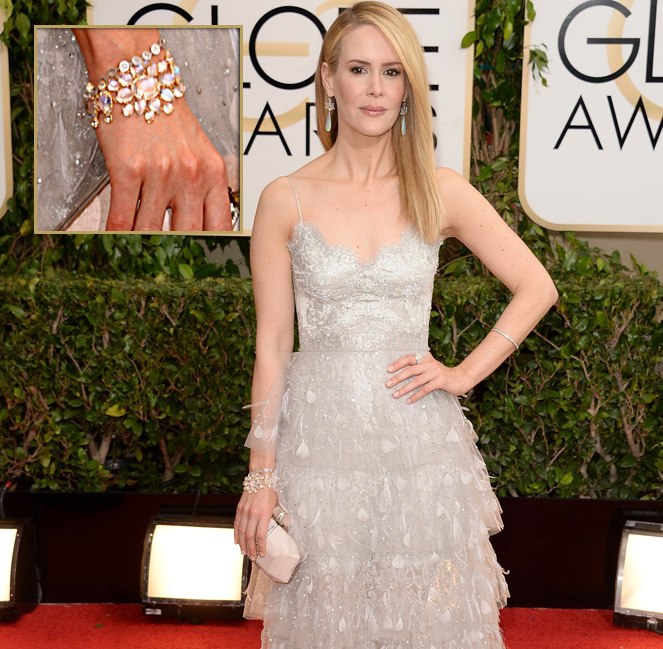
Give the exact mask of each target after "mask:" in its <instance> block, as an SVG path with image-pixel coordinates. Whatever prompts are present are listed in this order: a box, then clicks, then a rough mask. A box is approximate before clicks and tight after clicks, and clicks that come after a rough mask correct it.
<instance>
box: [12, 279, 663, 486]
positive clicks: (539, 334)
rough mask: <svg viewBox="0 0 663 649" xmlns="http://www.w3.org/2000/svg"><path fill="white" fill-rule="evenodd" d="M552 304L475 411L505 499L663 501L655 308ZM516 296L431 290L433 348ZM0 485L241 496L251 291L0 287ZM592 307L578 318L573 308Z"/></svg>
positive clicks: (81, 284) (191, 284)
mask: <svg viewBox="0 0 663 649" xmlns="http://www.w3.org/2000/svg"><path fill="white" fill-rule="evenodd" d="M558 288H559V292H560V296H561V299H560V306H559V307H558V308H557V309H556V310H555V309H553V310H552V311H551V312H550V313H549V314H548V316H547V317H546V318H545V319H544V320H543V321H542V323H541V324H540V325H539V327H538V328H537V330H536V332H535V333H533V334H531V335H530V337H529V338H528V339H527V341H526V342H525V344H524V345H523V346H522V347H521V351H520V352H518V353H517V354H515V355H514V356H512V357H511V359H510V360H509V361H508V362H507V363H506V364H505V365H504V366H503V367H502V368H501V369H500V370H498V371H497V372H496V373H495V375H494V376H493V377H491V378H490V379H488V380H486V381H485V382H484V383H482V384H481V385H480V386H478V388H476V389H475V390H474V392H473V393H472V394H471V395H470V396H469V398H468V399H467V405H468V407H469V408H470V411H471V412H470V413H469V417H470V419H471V420H472V421H474V423H475V427H476V429H477V433H478V434H479V436H480V439H481V448H482V450H483V452H484V453H485V454H486V461H487V463H488V468H489V471H490V472H491V474H492V475H494V476H495V485H496V487H497V489H498V493H499V494H501V495H515V494H519V495H545V494H551V495H557V496H575V495H581V496H590V497H612V498H643V497H645V498H656V497H660V496H661V495H663V493H662V492H663V487H662V485H663V442H662V436H661V434H660V422H661V421H663V401H662V400H661V399H660V385H661V381H662V378H663V376H662V375H663V370H662V367H663V325H661V323H660V322H657V321H656V320H655V318H654V314H655V310H656V305H657V303H660V301H661V298H662V297H663V289H662V288H661V285H660V284H659V283H658V282H657V281H656V280H655V279H653V278H646V277H645V278H635V279H623V280H619V281H615V280H614V278H612V277H609V276H606V277H605V278H604V279H601V280H596V279H595V278H589V279H582V278H579V279H575V280H561V281H559V282H558ZM507 297H508V295H507V293H506V291H505V290H504V289H503V288H502V287H501V285H499V283H497V282H496V281H494V280H492V279H489V278H476V279H468V278H465V277H462V278H454V277H448V278H440V279H438V280H437V282H436V286H435V294H434V304H433V314H432V319H431V323H432V328H431V347H432V350H433V353H434V354H435V355H436V356H437V357H438V358H442V359H445V360H446V361H447V362H450V363H452V364H453V363H455V362H458V361H459V360H460V359H462V358H463V357H464V356H465V355H466V354H467V353H468V352H469V351H470V350H471V349H472V348H473V347H474V346H475V345H476V344H477V343H478V341H479V340H481V338H482V337H483V336H484V335H485V333H486V331H487V329H488V328H489V327H490V325H491V323H492V322H494V321H495V320H496V318H497V316H498V314H499V312H500V311H501V310H502V308H503V307H504V304H505V302H506V299H507ZM0 304H4V306H3V307H1V308H0V327H1V332H0V334H1V337H0V358H1V359H2V361H1V362H0V449H1V450H0V475H2V476H3V478H12V479H15V480H16V479H18V480H21V479H23V480H25V481H26V482H27V483H29V484H33V485H34V486H35V487H36V488H48V489H64V490H67V489H74V490H88V491H99V490H105V489H115V488H123V487H124V488H132V487H133V488H136V489H139V490H141V491H153V492H154V491H161V490H180V491H190V490H192V489H194V488H200V489H202V490H203V491H208V490H214V491H219V490H221V491H233V492H238V491H239V490H240V489H241V478H242V477H243V474H244V472H245V470H246V462H247V455H246V452H245V449H244V448H243V441H244V437H245V435H246V433H247V431H248V428H249V423H250V421H249V420H250V416H249V411H248V410H243V409H242V406H243V405H245V404H248V403H249V401H250V377H251V370H252V367H251V363H252V358H253V352H254V348H253V345H254V342H253V333H254V327H255V323H254V311H253V304H252V296H251V289H250V283H249V281H248V280H243V279H206V280H200V281H197V280H196V281H188V282H187V281H181V280H172V279H162V280H161V281H156V282H155V281H151V280H131V281H121V280H109V279H94V278H90V277H83V276H76V275H67V274H64V273H60V274H59V275H58V277H57V278H55V279H47V278H45V277H41V278H39V277H35V278H32V279H23V278H15V279H6V280H5V282H3V283H2V284H1V285H0ZM580 307H582V308H580Z"/></svg>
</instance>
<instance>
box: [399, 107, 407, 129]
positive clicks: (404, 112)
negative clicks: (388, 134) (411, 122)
mask: <svg viewBox="0 0 663 649" xmlns="http://www.w3.org/2000/svg"><path fill="white" fill-rule="evenodd" d="M400 115H401V135H405V116H406V115H407V99H403V102H402V103H401V112H400Z"/></svg>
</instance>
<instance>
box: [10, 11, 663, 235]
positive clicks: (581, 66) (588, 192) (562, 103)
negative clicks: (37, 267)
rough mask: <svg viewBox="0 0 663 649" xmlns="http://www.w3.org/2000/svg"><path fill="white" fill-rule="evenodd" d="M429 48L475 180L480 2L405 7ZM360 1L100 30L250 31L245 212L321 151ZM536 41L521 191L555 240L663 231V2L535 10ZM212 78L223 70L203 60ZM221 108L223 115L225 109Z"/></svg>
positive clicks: (457, 157)
mask: <svg viewBox="0 0 663 649" xmlns="http://www.w3.org/2000/svg"><path fill="white" fill-rule="evenodd" d="M393 4H394V6H396V7H398V8H399V9H401V10H402V11H403V12H404V13H405V14H406V15H407V16H408V18H409V20H410V21H411V22H412V24H413V26H414V27H415V29H416V31H417V32H418V34H419V37H420V39H421V41H422V43H423V46H424V51H425V56H426V61H427V64H428V70H429V75H430V84H431V93H430V98H431V107H432V111H433V115H434V119H433V128H434V136H435V138H436V158H437V163H438V164H439V165H443V166H448V167H451V168H453V169H455V170H457V171H459V172H460V173H463V174H464V175H465V176H466V177H467V176H468V174H469V160H470V133H471V119H472V60H473V51H472V48H469V49H465V50H463V49H461V48H460V42H461V39H462V37H463V35H464V34H465V33H466V32H468V31H470V30H471V29H472V28H473V21H474V17H473V13H474V1H473V0H402V1H400V2H394V3H393ZM346 5H347V2H339V1H337V0H328V1H321V2H318V3H316V2H299V3H293V4H289V5H283V4H282V2H279V1H278V0H251V1H247V2H237V1H236V0H221V1H219V0H217V2H209V1H207V0H202V1H197V0H180V2H173V3H163V2H158V3H155V2H141V1H138V2H137V1H136V0H97V1H96V2H93V6H92V7H91V8H90V9H89V10H88V21H89V23H90V24H92V25H127V24H130V25H158V26H174V25H175V26H176V25H180V26H186V25H229V26H241V30H240V34H241V40H242V43H241V50H242V55H243V56H242V58H243V73H242V93H243V98H242V115H243V138H242V139H243V142H242V152H243V155H242V211H243V227H244V231H245V232H246V233H249V232H250V229H251V225H252V219H253V213H254V212H255V207H256V205H257V200H258V197H259V194H260V191H261V190H262V188H263V187H264V186H265V185H266V184H267V183H269V182H270V181H271V180H272V179H273V178H275V177H276V176H279V175H284V174H289V173H291V172H293V171H294V170H295V169H297V168H298V167H300V166H302V165H303V164H305V163H306V162H308V161H309V160H310V159H311V158H312V157H315V156H317V155H319V154H320V153H322V147H321V146H320V144H319V141H318V138H317V134H316V131H315V128H316V126H315V104H314V101H315V98H314V88H313V74H314V71H315V66H316V61H317V56H318V52H319V49H320V43H321V39H322V37H323V35H324V33H325V30H326V28H327V27H328V26H329V25H330V24H331V22H332V21H333V20H334V18H335V17H336V16H337V15H338V12H339V11H340V10H341V9H342V8H343V7H344V6H346ZM534 6H535V9H536V11H537V16H536V19H535V20H534V22H533V23H532V24H531V25H529V26H528V27H527V30H526V34H525V41H526V50H525V63H526V64H527V63H528V53H529V48H530V47H537V48H543V49H545V51H546V53H547V55H548V59H549V69H548V71H547V72H546V73H545V77H546V80H547V85H543V84H542V83H541V81H540V80H537V79H534V78H533V77H532V74H531V69H530V67H529V65H525V66H524V69H523V90H522V115H521V150H520V161H519V164H520V174H519V192H520V198H521V201H522V204H523V206H524V207H525V209H526V211H527V213H528V214H529V216H530V217H531V218H533V219H534V220H535V221H536V222H538V223H539V224H541V225H543V226H545V227H547V228H551V229H555V230H594V231H596V232H604V233H608V232H663V201H661V198H660V185H661V179H662V178H663V0H622V1H621V2H619V1H617V0H586V1H579V0H536V1H535V2H534ZM200 65H201V68H202V69H203V74H204V68H205V66H209V65H214V61H200ZM0 88H1V90H2V101H1V102H0V110H1V113H2V128H0V215H1V214H2V213H3V212H4V209H5V208H6V201H7V198H8V197H9V196H11V193H12V180H11V150H10V149H11V138H10V132H11V131H10V123H11V114H10V109H9V83H8V72H7V52H6V48H5V46H4V45H1V44H0ZM219 109H220V110H222V108H221V107H220V108H219Z"/></svg>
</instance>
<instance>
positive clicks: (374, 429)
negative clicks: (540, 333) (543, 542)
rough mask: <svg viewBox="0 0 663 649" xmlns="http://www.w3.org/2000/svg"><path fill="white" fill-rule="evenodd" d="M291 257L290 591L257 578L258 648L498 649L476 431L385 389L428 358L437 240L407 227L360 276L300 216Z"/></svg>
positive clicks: (283, 496) (491, 514)
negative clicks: (297, 555)
mask: <svg viewBox="0 0 663 649" xmlns="http://www.w3.org/2000/svg"><path fill="white" fill-rule="evenodd" d="M293 189H294V186H293ZM288 248H289V250H290V253H291V255H292V272H293V283H294V291H295V298H296V308H297V321H298V327H299V342H300V350H299V352H296V353H294V354H293V355H292V357H291V359H290V361H289V363H288V366H287V368H286V370H285V371H284V375H283V377H282V383H281V385H280V387H279V389H278V390H277V391H276V392H277V393H278V399H279V405H280V407H279V408H278V409H277V410H276V411H275V413H274V417H275V423H276V424H277V426H276V428H277V429H278V435H277V436H276V438H275V444H276V473H275V475H276V477H277V480H278V491H279V498H280V501H281V505H282V506H283V507H284V509H285V510H286V511H287V512H289V514H290V515H291V518H292V524H291V527H290V533H291V534H292V535H293V537H294V538H295V540H296V542H297V545H298V547H299V549H300V552H301V554H302V555H303V556H302V560H301V562H300V564H299V565H298V567H297V568H296V570H295V573H294V575H293V578H292V580H291V581H290V583H288V584H272V583H271V582H269V580H268V579H267V578H266V577H265V576H264V573H262V571H254V572H256V574H255V575H254V576H253V579H252V583H251V586H250V587H249V595H250V597H251V602H250V604H249V605H247V611H248V609H250V608H251V609H252V613H251V616H255V615H256V614H255V610H256V609H258V610H260V616H261V617H263V618H264V629H263V633H262V647H263V649H406V648H407V649H479V648H483V649H488V648H490V649H498V648H502V647H503V646H504V645H503V642H502V638H501V634H500V630H499V626H498V609H499V607H500V606H503V605H504V603H505V600H506V598H507V596H508V591H507V587H506V583H505V581H504V577H503V573H502V569H501V568H500V566H499V565H498V563H497V561H496V558H495V555H494V552H493V549H492V546H491V545H490V541H489V539H488V536H489V534H490V533H493V532H496V531H498V530H500V529H501V527H502V524H501V519H500V508H499V503H498V501H497V499H496V497H495V495H494V494H493V492H492V489H491V486H490V483H489V479H488V475H487V472H486V467H485V464H484V462H483V459H482V458H481V455H480V454H479V452H478V450H477V448H476V446H475V442H476V439H477V437H476V435H475V433H474V430H473V428H472V425H471V424H470V423H469V422H468V421H467V419H466V418H465V417H464V415H463V412H462V409H461V407H460V405H459V403H458V400H457V398H456V397H454V396H452V395H450V394H448V393H446V392H443V391H439V390H438V391H435V392H432V393H430V394H429V395H427V396H426V397H424V398H423V399H421V400H419V401H417V402H416V403H414V404H407V403H406V402H405V399H404V398H401V399H394V398H393V397H392V391H393V388H392V389H388V388H386V387H385V381H386V380H387V378H388V377H389V376H390V375H389V374H388V373H387V367H388V366H389V365H390V364H391V363H393V362H394V361H396V360H397V359H398V358H400V357H401V356H403V355H405V354H411V353H416V352H422V353H425V352H427V351H428V323H429V318H430V308H431V296H432V289H433V278H434V276H435V272H436V269H437V263H438V249H439V242H438V243H435V244H427V243H425V242H423V241H422V240H421V239H420V238H419V236H418V235H417V233H416V232H415V231H414V229H412V228H411V227H408V228H407V229H406V230H405V231H404V232H403V235H402V237H401V240H400V242H399V243H397V244H394V245H388V246H385V247H383V248H382V249H380V250H379V251H378V253H377V254H376V255H375V257H374V258H373V259H371V260H369V261H366V262H363V261H360V260H359V259H358V258H357V256H356V255H355V253H354V252H353V251H352V250H350V249H348V248H344V247H341V246H332V245H330V244H328V243H327V241H326V240H325V238H324V236H323V235H322V233H321V232H320V231H319V230H318V229H317V228H316V227H315V226H314V225H312V224H310V223H304V222H302V220H301V211H300V222H299V223H298V224H297V225H296V226H295V229H294V235H293V238H292V241H290V243H289V244H288ZM264 428H265V426H264V422H263V426H262V427H261V426H260V425H258V426H257V427H254V430H252V433H251V434H250V435H249V439H248V440H247V445H249V446H256V445H257V443H258V441H259V440H258V438H256V437H254V435H255V434H256V431H257V435H258V436H260V435H264V434H265V430H264ZM266 585H267V586H268V587H266Z"/></svg>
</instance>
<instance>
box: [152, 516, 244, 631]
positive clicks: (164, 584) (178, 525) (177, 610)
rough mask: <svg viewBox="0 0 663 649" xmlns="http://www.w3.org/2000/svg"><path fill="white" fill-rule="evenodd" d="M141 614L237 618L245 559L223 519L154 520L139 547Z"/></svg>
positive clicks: (229, 523)
mask: <svg viewBox="0 0 663 649" xmlns="http://www.w3.org/2000/svg"><path fill="white" fill-rule="evenodd" d="M142 566H143V567H142V575H141V581H142V584H141V596H142V601H143V613H145V614H146V615H162V616H165V615H169V616H171V615H172V616H177V617H180V618H187V619H194V618H198V619H203V618H226V619H241V617H242V612H243V609H244V595H243V592H244V590H246V586H247V583H248V570H249V566H248V560H247V558H246V557H245V556H243V555H242V553H241V552H240V549H239V546H238V545H235V543H234V534H233V521H232V519H230V518H223V517H205V518H203V517H198V516H174V515H173V516H165V515H161V516H156V517H154V518H153V519H152V520H151V521H150V525H149V527H148V530H147V534H146V536H145V544H144V547H143V562H142Z"/></svg>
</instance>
